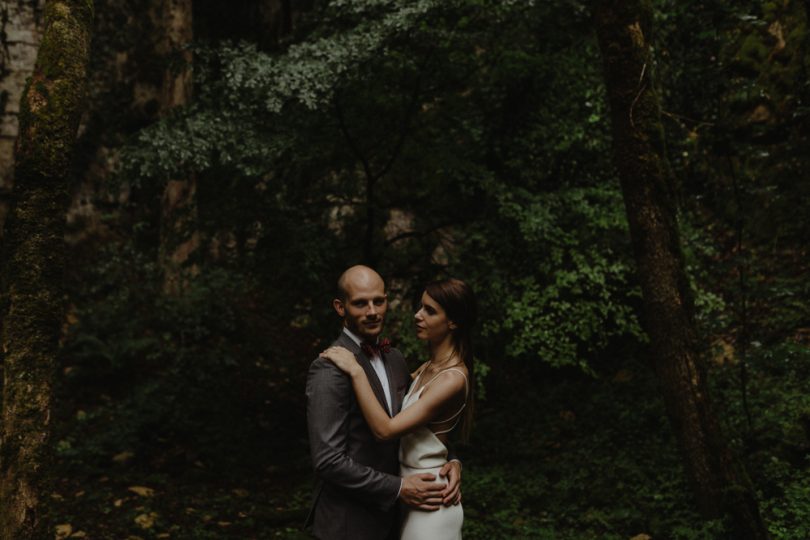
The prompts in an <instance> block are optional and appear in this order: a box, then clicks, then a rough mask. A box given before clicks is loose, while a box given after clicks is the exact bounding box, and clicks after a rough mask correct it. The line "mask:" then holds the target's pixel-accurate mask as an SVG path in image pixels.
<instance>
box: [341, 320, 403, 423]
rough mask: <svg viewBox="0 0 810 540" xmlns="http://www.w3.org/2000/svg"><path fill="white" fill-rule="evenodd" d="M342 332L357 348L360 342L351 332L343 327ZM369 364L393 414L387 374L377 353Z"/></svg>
mask: <svg viewBox="0 0 810 540" xmlns="http://www.w3.org/2000/svg"><path fill="white" fill-rule="evenodd" d="M343 331H344V332H345V333H346V335H347V336H349V337H350V338H352V341H354V342H355V343H357V346H358V347H359V346H360V344H361V343H362V340H361V339H360V338H359V337H358V336H357V335H356V334H355V333H354V332H352V331H351V330H349V329H348V328H346V327H345V326H344V327H343ZM370 362H371V367H373V368H374V372H375V373H376V374H377V378H378V379H379V380H380V384H381V385H382V388H383V393H384V394H385V401H386V402H387V403H388V410H389V411H390V412H391V413H393V412H394V405H393V403H392V402H391V387H390V385H389V384H388V373H387V372H386V371H385V363H383V361H382V358H380V355H379V353H375V354H374V356H373V357H371V359H370ZM389 414H390V413H389Z"/></svg>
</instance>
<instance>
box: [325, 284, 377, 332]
mask: <svg viewBox="0 0 810 540" xmlns="http://www.w3.org/2000/svg"><path fill="white" fill-rule="evenodd" d="M364 277H368V276H361V278H364ZM345 289H346V298H345V299H343V300H340V299H335V301H334V307H335V310H336V311H337V312H338V315H340V316H341V317H343V325H344V326H345V327H346V328H348V329H349V330H351V331H352V332H354V333H355V334H356V335H357V336H358V337H360V338H361V339H362V340H363V341H368V342H372V343H373V342H374V341H375V340H376V339H377V337H378V336H379V335H380V333H381V332H382V329H383V323H384V322H385V313H386V311H388V298H386V296H385V284H384V283H383V281H382V279H379V277H377V278H376V279H375V278H374V276H371V278H369V279H352V280H349V281H348V282H347V283H346V287H345Z"/></svg>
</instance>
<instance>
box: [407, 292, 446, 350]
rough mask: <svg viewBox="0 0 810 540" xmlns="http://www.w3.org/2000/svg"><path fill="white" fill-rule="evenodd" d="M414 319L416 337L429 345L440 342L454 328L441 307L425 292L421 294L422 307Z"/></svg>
mask: <svg viewBox="0 0 810 540" xmlns="http://www.w3.org/2000/svg"><path fill="white" fill-rule="evenodd" d="M414 319H415V323H416V337H418V338H419V339H424V340H427V341H430V342H431V343H438V342H440V341H442V340H443V339H444V338H445V337H447V335H448V334H449V333H450V331H451V330H452V329H453V328H455V325H454V324H453V322H452V321H450V320H449V319H448V318H447V314H446V313H445V312H444V309H443V308H442V306H440V305H439V303H438V302H436V300H434V299H433V298H431V297H430V295H428V293H426V292H424V293H422V305H421V307H420V308H419V311H417V312H416V315H414Z"/></svg>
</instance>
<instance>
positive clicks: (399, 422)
mask: <svg viewBox="0 0 810 540" xmlns="http://www.w3.org/2000/svg"><path fill="white" fill-rule="evenodd" d="M475 317H476V305H475V296H474V295H473V292H472V289H471V288H470V287H469V286H468V285H467V284H466V283H464V282H463V281H461V280H458V279H445V280H441V281H435V282H433V283H430V284H428V285H427V286H426V287H425V291H424V293H422V303H421V306H420V308H419V310H418V311H417V312H416V315H415V316H414V319H415V323H416V336H417V337H418V338H419V339H421V340H424V341H427V343H428V346H429V349H430V357H429V359H428V360H427V362H425V363H423V364H422V365H421V366H419V368H418V369H417V370H416V371H414V372H413V373H412V374H411V378H412V379H413V382H412V383H411V387H410V390H408V393H407V394H406V395H405V397H404V400H403V403H402V410H401V411H400V412H399V414H397V415H396V416H394V417H393V418H392V417H390V416H388V414H387V413H386V412H385V410H384V409H383V408H382V406H381V405H380V402H379V401H378V400H377V398H376V397H375V395H374V391H373V390H372V389H371V385H370V384H369V382H368V378H367V377H366V374H365V371H364V370H363V368H362V367H361V366H360V364H358V363H357V360H356V359H355V356H354V354H353V353H352V352H351V351H349V350H347V349H344V348H343V347H330V348H329V349H326V350H325V351H324V352H323V353H321V356H322V357H324V358H327V359H329V360H331V361H332V362H334V364H335V365H337V366H338V367H339V368H340V369H341V370H342V371H344V372H346V373H347V374H348V375H349V376H350V377H351V380H352V387H353V388H354V392H355V394H356V395H357V400H358V402H359V403H360V408H361V409H362V411H363V416H364V417H365V419H366V422H367V423H368V425H369V427H371V430H372V432H373V433H374V436H375V437H377V438H378V439H380V440H387V439H395V438H400V449H399V463H400V475H401V476H407V475H411V474H416V473H431V474H435V475H436V477H437V478H440V477H439V474H438V473H439V470H440V469H441V468H442V466H443V465H444V464H445V463H447V440H448V436H449V434H450V432H451V431H453V430H454V429H456V427H459V428H460V429H461V434H462V437H463V438H466V437H467V436H468V435H469V430H470V426H471V421H472V410H473V407H472V405H473V390H474V378H473V352H472V343H471V337H470V334H471V330H472V327H473V325H474V324H475ZM463 521H464V513H463V510H462V508H461V505H460V504H459V505H455V506H442V507H441V508H440V509H439V510H436V511H432V512H429V511H422V510H417V509H414V508H408V509H407V510H406V514H405V517H404V520H403V523H402V532H401V536H400V539H401V540H423V539H425V538H430V539H431V540H458V539H460V538H461V525H462V522H463Z"/></svg>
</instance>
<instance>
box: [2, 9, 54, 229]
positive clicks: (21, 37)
mask: <svg viewBox="0 0 810 540" xmlns="http://www.w3.org/2000/svg"><path fill="white" fill-rule="evenodd" d="M44 5H45V2H44V0H34V1H31V0H4V1H3V4H2V7H0V24H1V25H2V27H0V40H2V44H1V45H2V46H0V239H2V238H3V224H4V223H5V220H6V214H7V213H8V198H9V196H10V194H11V187H12V185H13V181H14V140H15V139H16V138H17V133H18V131H19V118H18V117H19V112H20V96H22V92H23V88H25V81H26V79H28V77H29V76H30V75H31V73H32V71H33V70H34V61H35V60H36V57H37V48H38V47H39V40H40V32H41V30H42V28H41V25H42V9H43V7H44Z"/></svg>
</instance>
